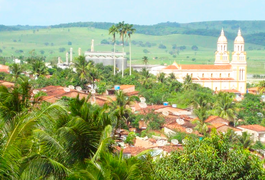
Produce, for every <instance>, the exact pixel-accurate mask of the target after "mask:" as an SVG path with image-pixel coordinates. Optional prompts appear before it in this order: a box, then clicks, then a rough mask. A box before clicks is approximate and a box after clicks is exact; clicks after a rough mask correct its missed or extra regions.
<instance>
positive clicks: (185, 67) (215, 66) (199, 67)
mask: <svg viewBox="0 0 265 180" xmlns="http://www.w3.org/2000/svg"><path fill="white" fill-rule="evenodd" d="M181 69H231V65H230V64H229V65H200V64H196V65H195V64H194V65H188V64H183V65H181Z"/></svg>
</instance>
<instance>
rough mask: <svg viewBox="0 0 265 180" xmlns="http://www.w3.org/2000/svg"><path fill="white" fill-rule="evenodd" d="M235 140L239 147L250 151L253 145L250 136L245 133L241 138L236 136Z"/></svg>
mask: <svg viewBox="0 0 265 180" xmlns="http://www.w3.org/2000/svg"><path fill="white" fill-rule="evenodd" d="M237 140H238V143H239V145H241V146H242V147H243V148H244V149H251V148H252V146H253V144H254V142H253V140H252V139H251V135H250V134H248V133H247V132H243V133H242V136H237Z"/></svg>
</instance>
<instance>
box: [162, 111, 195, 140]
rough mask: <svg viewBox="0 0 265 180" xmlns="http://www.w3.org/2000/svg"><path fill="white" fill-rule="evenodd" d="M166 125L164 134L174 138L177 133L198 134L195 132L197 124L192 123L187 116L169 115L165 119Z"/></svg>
mask: <svg viewBox="0 0 265 180" xmlns="http://www.w3.org/2000/svg"><path fill="white" fill-rule="evenodd" d="M165 119H166V120H165V124H164V125H163V128H164V133H165V134H166V135H167V136H174V135H175V134H177V132H184V133H188V134H190V133H193V134H197V135H198V132H197V131H195V130H194V127H195V126H196V125H195V124H192V123H191V121H190V120H191V119H190V118H189V117H187V116H172V115H169V116H167V117H166V118H165Z"/></svg>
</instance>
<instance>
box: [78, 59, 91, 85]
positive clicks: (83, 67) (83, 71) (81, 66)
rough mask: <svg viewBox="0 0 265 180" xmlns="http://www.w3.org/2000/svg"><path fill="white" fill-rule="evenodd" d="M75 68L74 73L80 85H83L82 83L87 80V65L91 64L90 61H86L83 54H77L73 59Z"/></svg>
mask: <svg viewBox="0 0 265 180" xmlns="http://www.w3.org/2000/svg"><path fill="white" fill-rule="evenodd" d="M74 63H75V68H76V73H77V75H78V77H79V79H80V81H81V83H82V84H81V85H82V86H84V84H85V83H86V82H87V80H88V73H89V67H88V66H92V64H91V62H88V61H86V58H85V56H79V57H77V58H76V59H75V62H74Z"/></svg>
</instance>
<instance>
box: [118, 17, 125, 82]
mask: <svg viewBox="0 0 265 180" xmlns="http://www.w3.org/2000/svg"><path fill="white" fill-rule="evenodd" d="M117 29H118V31H119V34H120V38H121V41H122V52H123V53H124V38H125V36H126V33H127V31H126V29H125V24H124V21H122V22H119V23H118V24H117ZM121 74H122V77H123V74H124V56H123V60H122V72H121Z"/></svg>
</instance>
